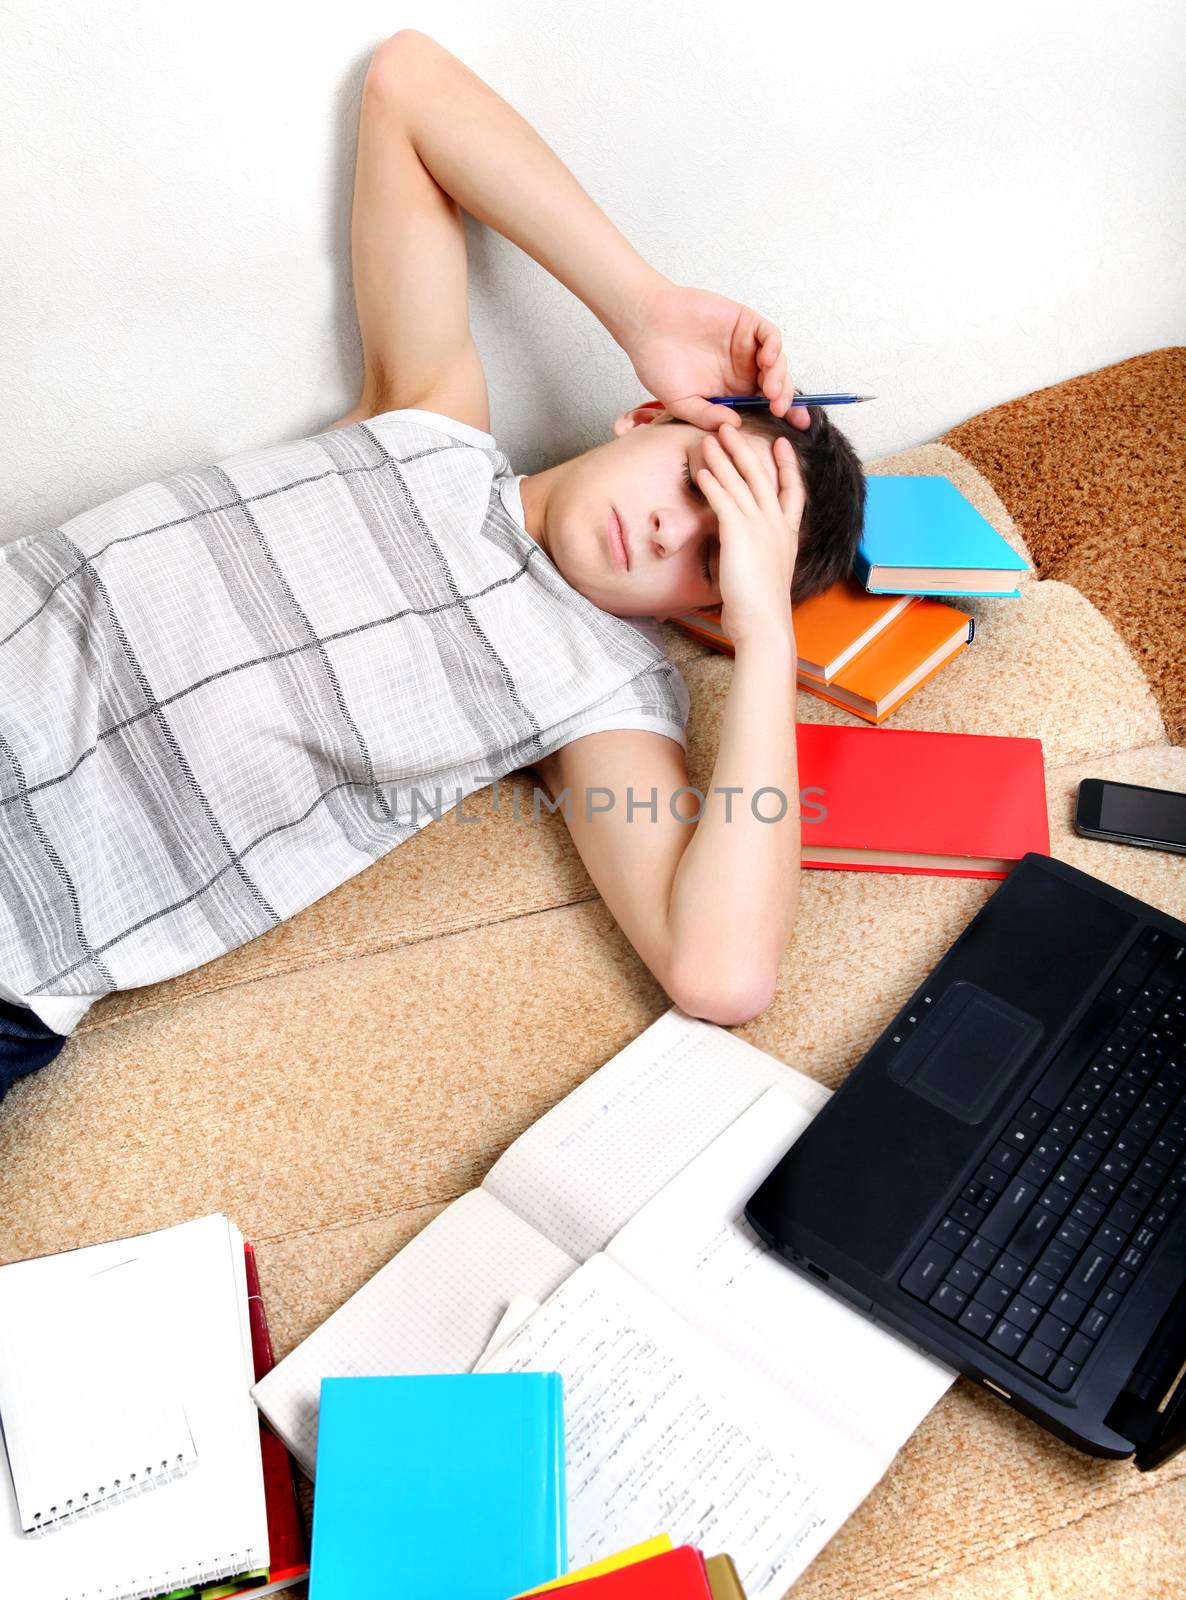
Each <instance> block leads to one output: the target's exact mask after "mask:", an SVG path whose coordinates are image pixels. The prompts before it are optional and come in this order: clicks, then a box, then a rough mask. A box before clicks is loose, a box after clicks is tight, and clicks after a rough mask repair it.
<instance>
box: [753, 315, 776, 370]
mask: <svg viewBox="0 0 1186 1600" xmlns="http://www.w3.org/2000/svg"><path fill="white" fill-rule="evenodd" d="M754 337H755V338H756V339H757V340H758V342H759V344H760V345H761V349H760V350H759V352H758V360H759V361H764V362H766V363H769V362H771V361H773V360H774V358H775V357H776V356H777V355H778V352H779V351H780V350H781V349H782V334H781V333H780V332H779V331H778V326H777V324H776V323H773V322H771V321H770V320H769V318H768V317H763V318H762V319H761V320H760V321H759V323H758V326H757V328H756V329H755V330H754Z"/></svg>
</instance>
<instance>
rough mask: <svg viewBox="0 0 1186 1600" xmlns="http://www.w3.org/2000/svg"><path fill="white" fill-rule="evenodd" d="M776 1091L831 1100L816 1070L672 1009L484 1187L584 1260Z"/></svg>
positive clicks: (530, 1136)
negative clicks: (789, 1063)
mask: <svg viewBox="0 0 1186 1600" xmlns="http://www.w3.org/2000/svg"><path fill="white" fill-rule="evenodd" d="M771 1087H780V1088H782V1090H783V1091H784V1093H786V1094H788V1095H791V1096H792V1097H793V1098H794V1099H795V1100H796V1101H797V1102H798V1103H799V1104H800V1105H802V1106H803V1107H804V1108H805V1110H807V1111H808V1112H811V1113H814V1112H816V1111H818V1110H819V1108H820V1107H821V1106H822V1105H823V1104H824V1102H825V1101H826V1100H827V1099H828V1091H827V1089H825V1088H824V1087H823V1085H822V1084H819V1083H816V1082H815V1080H814V1079H813V1078H809V1077H807V1076H806V1075H805V1074H804V1073H802V1072H798V1071H796V1069H795V1068H794V1067H789V1066H787V1065H786V1064H785V1063H784V1062H782V1061H779V1060H777V1059H776V1058H775V1057H774V1056H771V1055H768V1054H767V1053H766V1052H765V1051H764V1050H758V1049H756V1048H755V1047H754V1046H753V1045H752V1044H747V1043H746V1041H745V1040H744V1039H739V1038H738V1037H737V1035H736V1034H732V1033H729V1032H727V1031H726V1030H725V1029H724V1028H718V1027H716V1026H715V1024H713V1023H710V1022H702V1021H700V1020H699V1019H698V1018H695V1017H689V1016H688V1015H687V1014H686V1013H685V1012H683V1011H680V1010H679V1009H678V1008H677V1007H674V1006H673V1007H672V1008H671V1009H670V1010H669V1011H666V1012H664V1013H663V1015H662V1016H661V1017H659V1018H658V1020H657V1021H655V1022H653V1023H652V1024H651V1026H650V1027H649V1028H646V1029H644V1030H643V1032H642V1033H640V1034H639V1035H638V1037H637V1038H636V1039H632V1040H631V1041H630V1043H629V1044H628V1045H627V1046H626V1047H625V1049H623V1050H620V1051H619V1052H618V1054H617V1055H616V1056H614V1057H613V1059H612V1060H611V1061H609V1062H607V1063H606V1065H605V1066H604V1067H601V1068H600V1069H599V1070H598V1071H597V1072H595V1073H594V1074H593V1075H592V1076H591V1077H589V1078H587V1079H586V1080H585V1082H584V1083H582V1084H581V1085H580V1086H579V1087H578V1088H576V1089H574V1090H573V1091H572V1093H571V1094H570V1095H567V1096H566V1097H565V1098H564V1099H563V1100H561V1102H560V1103H559V1105H557V1106H555V1107H553V1109H552V1110H551V1111H549V1112H547V1113H546V1114H545V1115H544V1116H543V1117H541V1118H540V1119H539V1121H538V1122H536V1123H534V1124H533V1125H532V1126H531V1127H530V1128H529V1129H528V1130H527V1132H526V1133H524V1134H521V1135H520V1137H519V1138H518V1139H516V1140H515V1142H514V1144H513V1145H512V1146H511V1147H510V1149H509V1150H508V1151H507V1152H506V1154H505V1155H503V1156H502V1157H501V1158H500V1159H499V1160H498V1161H496V1162H495V1164H494V1166H493V1167H491V1169H490V1171H489V1173H488V1174H487V1176H486V1180H485V1184H484V1187H485V1188H487V1189H488V1190H489V1191H490V1193H491V1194H493V1195H496V1196H497V1197H498V1199H500V1200H501V1201H502V1202H503V1204H504V1205H507V1206H509V1207H510V1208H511V1210H512V1211H516V1212H518V1214H519V1215H520V1216H521V1217H522V1218H523V1219H524V1220H525V1221H527V1222H530V1223H531V1224H532V1226H533V1227H535V1228H538V1229H539V1231H540V1232H541V1233H542V1234H544V1235H545V1236H546V1237H547V1238H549V1239H551V1240H552V1241H553V1243H555V1244H557V1245H559V1246H560V1248H561V1249H562V1250H566V1251H567V1252H568V1254H569V1255H571V1256H575V1257H576V1259H577V1260H578V1261H585V1260H587V1259H588V1257H589V1256H591V1255H593V1254H594V1252H595V1251H598V1250H604V1249H605V1247H606V1245H607V1244H608V1243H609V1241H610V1239H612V1238H613V1236H614V1234H616V1233H617V1232H618V1230H619V1229H620V1228H623V1227H624V1226H625V1225H626V1223H627V1222H629V1220H630V1218H631V1217H632V1216H634V1214H635V1213H636V1212H637V1211H638V1210H639V1208H640V1207H641V1206H643V1205H645V1204H646V1202H647V1201H648V1200H650V1199H652V1198H653V1197H654V1196H655V1195H656V1194H658V1193H659V1191H660V1190H661V1189H662V1188H663V1187H664V1186H665V1185H666V1184H668V1183H670V1181H671V1179H672V1178H674V1177H675V1176H676V1174H677V1173H679V1172H682V1171H683V1169H684V1167H686V1166H687V1164H688V1162H689V1161H691V1160H692V1159H693V1157H694V1156H698V1155H699V1154H700V1152H701V1151H702V1150H704V1149H705V1148H706V1146H708V1145H709V1144H711V1142H712V1141H713V1139H715V1138H716V1136H717V1134H719V1133H720V1132H721V1131H722V1130H723V1129H724V1128H726V1127H728V1125H729V1124H730V1123H731V1122H733V1121H734V1120H735V1119H736V1118H737V1117H739V1116H740V1115H741V1113H742V1112H743V1111H745V1110H746V1109H747V1108H748V1107H749V1106H751V1105H753V1103H754V1101H755V1100H757V1099H758V1097H759V1096H760V1095H761V1094H763V1093H764V1092H765V1090H766V1089H768V1088H771Z"/></svg>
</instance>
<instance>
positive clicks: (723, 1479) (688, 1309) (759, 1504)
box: [477, 1086, 954, 1600]
mask: <svg viewBox="0 0 1186 1600" xmlns="http://www.w3.org/2000/svg"><path fill="white" fill-rule="evenodd" d="M809 1121H810V1114H809V1113H808V1112H807V1111H806V1110H805V1109H804V1107H803V1106H802V1105H801V1104H799V1103H798V1101H797V1100H796V1099H795V1097H794V1096H793V1095H792V1094H789V1093H787V1092H786V1087H785V1086H779V1087H775V1088H770V1089H767V1090H766V1091H765V1093H764V1094H762V1095H761V1096H760V1098H759V1099H758V1100H756V1101H755V1102H754V1104H753V1105H751V1106H750V1107H749V1108H748V1110H746V1111H744V1112H742V1114H741V1116H740V1117H738V1118H737V1119H736V1121H735V1122H733V1123H732V1124H731V1125H730V1126H729V1127H728V1128H726V1129H725V1130H724V1132H722V1133H721V1134H720V1135H719V1136H718V1137H717V1138H716V1139H714V1140H713V1142H712V1143H711V1144H710V1145H709V1146H708V1148H707V1149H706V1150H705V1151H703V1153H702V1154H700V1155H699V1156H697V1157H696V1158H695V1159H694V1160H693V1161H691V1162H690V1163H689V1164H688V1166H687V1167H685V1169H684V1170H683V1171H682V1172H681V1173H680V1174H679V1176H678V1177H676V1178H674V1179H672V1181H671V1182H670V1183H669V1184H667V1185H666V1186H665V1187H664V1188H663V1189H662V1190H660V1192H659V1193H658V1194H657V1195H656V1196H655V1198H654V1199H653V1200H651V1201H649V1202H648V1203H647V1204H646V1205H645V1206H643V1207H642V1209H641V1210H640V1211H639V1212H638V1213H637V1215H636V1216H635V1217H634V1218H633V1219H632V1220H631V1221H630V1222H628V1223H627V1224H626V1226H625V1227H624V1228H623V1229H622V1230H621V1232H620V1233H618V1234H616V1235H615V1236H614V1238H613V1239H611V1240H610V1242H609V1244H608V1245H607V1246H606V1248H605V1250H604V1251H601V1252H598V1254H596V1255H594V1256H592V1257H590V1259H589V1260H588V1261H587V1262H586V1263H585V1264H584V1266H582V1267H580V1268H578V1270H577V1271H576V1272H574V1273H573V1274H572V1276H571V1277H569V1278H566V1279H565V1281H564V1282H563V1283H562V1284H561V1285H560V1287H559V1289H557V1290H556V1291H555V1293H554V1294H552V1295H551V1296H550V1298H549V1299H548V1300H547V1302H546V1303H545V1304H544V1305H543V1306H542V1307H540V1308H537V1307H532V1306H531V1305H530V1304H526V1303H524V1302H523V1301H522V1300H520V1301H519V1302H518V1303H515V1302H512V1306H511V1308H510V1309H509V1311H508V1314H507V1316H506V1317H504V1319H503V1323H502V1325H501V1326H500V1328H499V1329H498V1330H497V1331H496V1333H495V1336H494V1338H493V1339H492V1341H491V1344H490V1346H489V1347H488V1349H487V1351H486V1353H485V1354H484V1355H483V1357H482V1358H481V1359H480V1360H479V1362H478V1364H477V1370H478V1371H479V1372H530V1371H541V1370H542V1371H557V1372H559V1373H560V1374H561V1376H562V1378H563V1380H564V1395H565V1422H566V1428H567V1438H568V1446H569V1460H568V1471H569V1483H570V1491H569V1539H570V1547H571V1549H572V1553H573V1559H574V1560H581V1561H594V1560H597V1559H598V1558H599V1557H601V1556H603V1555H605V1554H606V1553H607V1552H609V1551H612V1550H614V1549H615V1548H617V1547H618V1546H619V1545H620V1544H622V1543H623V1542H625V1541H627V1540H629V1539H632V1538H635V1537H637V1533H638V1531H639V1530H640V1529H642V1528H644V1527H647V1526H652V1525H656V1523H658V1524H661V1525H662V1526H663V1527H666V1528H669V1529H670V1531H671V1535H672V1537H673V1538H674V1539H675V1540H677V1541H678V1540H688V1541H690V1540H692V1539H693V1538H695V1539H697V1540H698V1541H699V1543H700V1544H701V1546H702V1547H703V1548H705V1549H721V1548H727V1549H728V1550H729V1552H730V1553H731V1555H732V1556H733V1559H734V1560H735V1562H736V1564H737V1567H738V1571H739V1573H740V1575H741V1580H742V1583H743V1584H744V1586H745V1588H746V1592H747V1593H748V1594H749V1596H750V1600H762V1597H764V1596H766V1597H771V1600H773V1597H776V1596H779V1595H781V1594H782V1593H783V1591H784V1590H785V1589H786V1588H787V1587H788V1585H789V1584H790V1583H792V1582H793V1580H794V1579H795V1578H796V1577H797V1576H798V1575H799V1573H801V1572H802V1571H803V1569H804V1568H805V1567H806V1566H807V1565H808V1563H809V1562H810V1561H811V1560H812V1558H813V1557H814V1556H815V1555H816V1554H817V1553H818V1551H819V1550H820V1548H821V1547H822V1546H823V1545H824V1544H825V1543H826V1541H827V1540H828V1539H829V1538H830V1537H831V1536H832V1534H833V1533H835V1532H836V1530H837V1528H839V1527H840V1525H841V1524H842V1523H843V1522H844V1521H845V1520H846V1518H847V1517H848V1516H850V1515H851V1513H852V1512H853V1511H854V1510H855V1509H856V1507H857V1505H859V1503H860V1502H861V1500H863V1499H864V1497H865V1495H866V1494H868V1492H869V1490H870V1489H871V1488H872V1487H873V1485H874V1484H875V1483H876V1482H877V1480H878V1478H880V1477H881V1475H882V1473H883V1472H884V1471H885V1470H886V1468H887V1467H888V1466H889V1464H890V1462H891V1461H892V1459H893V1457H894V1455H895V1453H896V1452H897V1450H898V1449H899V1448H900V1446H901V1445H902V1444H903V1443H904V1442H905V1440H906V1439H907V1438H908V1437H909V1435H910V1434H911V1433H912V1432H913V1431H914V1429H915V1427H916V1426H917V1425H918V1423H919V1422H920V1421H921V1420H922V1417H923V1416H924V1415H925V1414H926V1412H927V1411H929V1410H930V1408H931V1406H932V1405H934V1403H935V1401H936V1400H938V1399H939V1397H940V1395H941V1394H942V1393H943V1392H944V1390H945V1389H946V1388H947V1387H948V1385H949V1384H950V1383H951V1381H952V1378H953V1377H954V1374H953V1373H951V1372H949V1371H948V1370H947V1369H946V1368H945V1367H942V1366H939V1365H938V1364H937V1363H935V1362H933V1361H931V1360H930V1359H929V1358H927V1357H925V1356H923V1355H922V1354H921V1353H920V1352H918V1351H916V1350H915V1349H914V1348H913V1347H911V1346H909V1345H906V1344H903V1343H900V1342H899V1341H898V1340H896V1339H894V1338H893V1337H892V1336H891V1335H889V1334H887V1333H885V1332H884V1331H882V1330H879V1329H877V1328H875V1327H874V1326H873V1325H872V1324H871V1323H870V1322H868V1321H866V1320H865V1319H864V1318H863V1317H860V1316H858V1315H856V1314H855V1313H854V1312H853V1311H852V1310H851V1309H850V1308H849V1307H848V1306H846V1305H844V1304H843V1303H842V1302H841V1301H840V1300H839V1299H836V1298H834V1297H833V1296H831V1295H829V1294H826V1293H824V1292H823V1291H821V1290H819V1289H817V1288H815V1287H814V1285H813V1284H812V1283H811V1282H810V1281H809V1280H808V1279H806V1278H803V1277H801V1276H800V1275H799V1274H797V1273H794V1272H792V1271H790V1269H789V1268H788V1267H787V1266H786V1265H785V1264H784V1263H783V1262H781V1261H779V1260H778V1258H777V1257H776V1256H774V1255H772V1254H771V1253H770V1252H769V1251H768V1250H767V1248H766V1247H765V1245H763V1244H762V1243H761V1241H760V1240H759V1239H758V1238H757V1236H756V1235H755V1234H754V1232H753V1230H752V1229H751V1228H750V1226H749V1224H748V1223H747V1222H746V1220H745V1218H744V1215H743V1210H744V1206H745V1202H746V1200H747V1199H748V1198H749V1195H750V1193H751V1192H752V1190H753V1188H754V1186H755V1185H756V1184H757V1183H760V1182H761V1180H762V1179H763V1178H764V1177H765V1176H766V1174H767V1172H769V1170H770V1168H771V1167H772V1166H773V1165H774V1164H775V1162H777V1161H778V1159H779V1157H780V1156H781V1154H782V1153H783V1152H784V1151H785V1150H786V1148H787V1147H788V1145H790V1144H792V1143H793V1142H794V1140H795V1139H796V1138H797V1137H798V1135H799V1134H800V1133H801V1132H802V1131H803V1129H804V1128H805V1127H806V1126H807V1124H808V1122H809Z"/></svg>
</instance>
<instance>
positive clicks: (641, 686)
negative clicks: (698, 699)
mask: <svg viewBox="0 0 1186 1600" xmlns="http://www.w3.org/2000/svg"><path fill="white" fill-rule="evenodd" d="M688 705H689V701H688V688H687V685H686V684H685V682H684V680H683V675H682V674H681V672H680V670H679V668H678V667H677V666H675V664H674V663H673V662H671V661H661V662H658V663H656V665H655V666H653V667H648V668H647V669H646V670H645V671H644V672H640V673H639V675H638V676H637V677H636V678H632V679H631V680H630V682H629V683H626V684H623V685H622V687H621V688H620V689H616V690H615V691H614V692H613V694H609V695H606V697H605V698H604V699H603V700H598V701H597V702H596V703H595V704H594V705H591V706H589V707H588V708H587V709H586V710H584V711H582V712H580V713H579V714H578V715H577V716H574V717H572V718H571V719H570V720H569V721H568V722H567V723H565V724H564V727H563V729H562V730H557V732H558V733H562V737H557V738H555V740H554V741H553V740H550V741H549V746H550V750H558V749H560V748H561V747H562V746H563V745H566V744H571V743H572V741H573V740H574V739H579V738H581V737H583V735H585V734H586V733H602V732H604V731H605V730H607V729H610V728H642V729H643V730H644V731H646V732H648V733H662V734H666V736H667V737H668V738H669V739H674V740H675V741H676V743H677V744H679V745H680V746H681V747H682V748H683V749H684V750H686V749H687V747H688V743H687V724H688Z"/></svg>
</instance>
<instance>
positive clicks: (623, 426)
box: [614, 400, 669, 437]
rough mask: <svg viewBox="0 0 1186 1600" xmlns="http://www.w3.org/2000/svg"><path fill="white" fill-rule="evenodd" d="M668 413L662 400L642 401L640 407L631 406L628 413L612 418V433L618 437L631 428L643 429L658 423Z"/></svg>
mask: <svg viewBox="0 0 1186 1600" xmlns="http://www.w3.org/2000/svg"><path fill="white" fill-rule="evenodd" d="M668 414H669V413H668V411H667V408H666V406H665V405H664V404H663V402H662V400H644V401H643V402H642V404H641V405H638V406H633V407H632V408H631V409H630V410H629V411H624V412H623V413H622V415H621V416H620V417H615V418H614V433H615V435H617V436H618V437H620V436H621V435H622V434H624V433H629V432H630V430H631V428H643V427H646V426H647V424H648V423H651V422H658V421H659V419H660V418H661V417H665V416H667V415H668Z"/></svg>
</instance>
